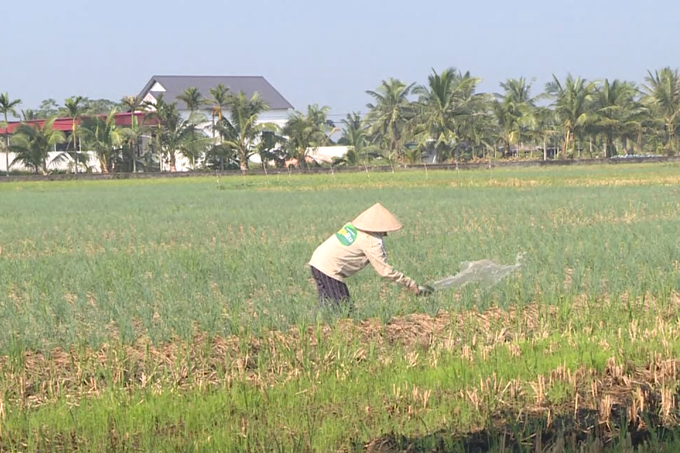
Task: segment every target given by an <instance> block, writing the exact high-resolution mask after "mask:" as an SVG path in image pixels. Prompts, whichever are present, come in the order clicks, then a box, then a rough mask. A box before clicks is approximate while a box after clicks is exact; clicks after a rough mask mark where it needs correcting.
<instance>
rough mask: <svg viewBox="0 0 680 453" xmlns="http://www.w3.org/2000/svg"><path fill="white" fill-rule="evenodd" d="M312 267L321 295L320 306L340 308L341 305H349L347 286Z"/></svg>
mask: <svg viewBox="0 0 680 453" xmlns="http://www.w3.org/2000/svg"><path fill="white" fill-rule="evenodd" d="M310 267H311V268H312V276H313V277H314V280H315V281H316V289H317V291H318V293H319V305H321V306H323V305H329V304H330V305H332V306H334V307H338V308H339V307H340V304H341V303H349V301H350V297H349V289H347V285H346V284H344V283H343V282H341V281H339V280H336V279H334V278H331V277H329V276H328V275H326V274H324V273H323V272H321V271H320V270H319V269H317V268H315V267H314V266H310Z"/></svg>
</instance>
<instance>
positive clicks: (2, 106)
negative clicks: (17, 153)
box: [0, 93, 21, 177]
mask: <svg viewBox="0 0 680 453" xmlns="http://www.w3.org/2000/svg"><path fill="white" fill-rule="evenodd" d="M19 104H21V99H14V100H10V99H9V94H7V93H0V113H2V114H3V115H4V117H5V124H8V121H7V116H8V115H12V116H17V112H16V108H17V107H18V106H19ZM5 169H6V170H7V177H9V128H8V127H6V128H5Z"/></svg>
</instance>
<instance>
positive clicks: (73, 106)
mask: <svg viewBox="0 0 680 453" xmlns="http://www.w3.org/2000/svg"><path fill="white" fill-rule="evenodd" d="M85 101H86V99H85V98H84V97H82V96H74V97H70V98H68V99H66V100H65V101H64V108H65V109H66V114H67V115H68V117H69V118H71V137H70V138H69V143H70V145H71V153H70V155H71V157H72V158H73V161H74V162H75V165H74V169H75V172H76V173H78V165H79V164H80V161H79V153H78V151H80V146H79V145H80V143H79V142H80V140H79V139H78V132H79V131H78V120H80V117H81V116H82V115H83V114H84V113H85V112H86V106H85ZM67 149H68V146H67Z"/></svg>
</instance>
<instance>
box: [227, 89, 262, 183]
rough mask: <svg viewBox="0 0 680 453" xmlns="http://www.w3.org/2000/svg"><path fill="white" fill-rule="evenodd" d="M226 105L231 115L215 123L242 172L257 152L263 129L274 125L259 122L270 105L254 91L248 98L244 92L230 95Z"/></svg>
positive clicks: (246, 168)
mask: <svg viewBox="0 0 680 453" xmlns="http://www.w3.org/2000/svg"><path fill="white" fill-rule="evenodd" d="M226 106H227V107H228V108H229V117H228V118H227V117H223V118H222V120H221V121H218V122H217V123H216V125H215V128H216V130H217V132H218V133H219V134H220V137H221V139H222V144H223V145H224V146H225V147H226V148H227V149H232V150H234V152H235V153H236V156H237V157H238V161H239V167H240V169H241V171H242V172H244V173H245V172H246V171H247V170H248V159H250V156H252V155H253V154H254V153H255V152H256V145H257V142H258V141H259V139H260V138H261V134H262V132H263V131H265V130H268V129H271V128H272V125H268V124H258V118H259V116H260V115H261V114H262V113H263V112H265V111H266V110H267V109H268V108H269V107H268V106H267V104H266V103H265V102H264V101H263V100H262V99H261V98H260V96H259V95H258V94H257V93H254V94H253V95H252V96H251V97H250V98H248V97H247V96H246V95H245V94H244V93H243V92H239V93H238V94H231V95H228V96H227V98H226Z"/></svg>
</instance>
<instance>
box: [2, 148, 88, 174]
mask: <svg viewBox="0 0 680 453" xmlns="http://www.w3.org/2000/svg"><path fill="white" fill-rule="evenodd" d="M60 154H62V153H61V152H52V153H48V155H47V171H48V172H49V171H69V169H70V168H71V166H70V165H69V163H71V162H73V159H71V158H70V157H69V159H68V161H64V162H60V163H59V164H56V163H52V160H53V159H55V158H56V157H58V156H59V155H60ZM81 154H85V152H82V153H81ZM87 154H88V156H89V158H88V164H87V165H88V167H90V168H91V171H92V172H93V173H101V168H100V166H99V160H98V159H97V156H96V154H95V153H93V152H87ZM5 156H6V153H4V152H0V171H2V172H6V171H7V165H6V163H5V162H6V157H5ZM15 157H16V154H15V153H9V165H10V171H24V172H31V171H32V170H31V169H30V168H28V167H24V166H23V165H21V164H19V163H17V164H14V165H12V161H13V160H14V158H15ZM80 171H82V169H81V170H80Z"/></svg>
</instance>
